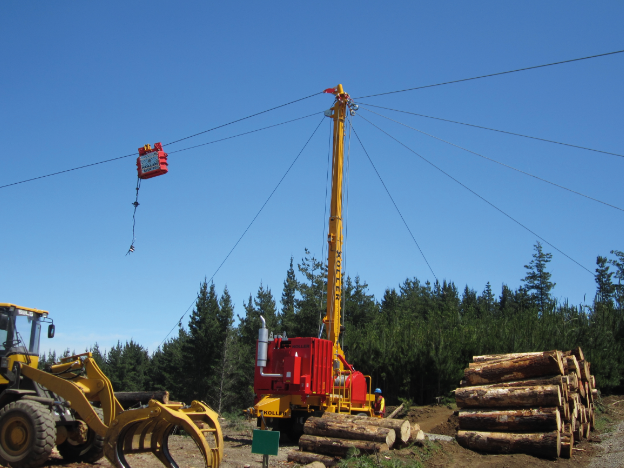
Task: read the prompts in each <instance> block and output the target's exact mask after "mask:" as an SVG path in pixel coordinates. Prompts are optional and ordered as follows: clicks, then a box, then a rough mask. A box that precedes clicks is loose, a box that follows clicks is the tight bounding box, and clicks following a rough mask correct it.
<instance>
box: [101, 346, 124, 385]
mask: <svg viewBox="0 0 624 468" xmlns="http://www.w3.org/2000/svg"><path fill="white" fill-rule="evenodd" d="M122 351H123V346H122V345H121V341H117V344H116V345H115V346H113V347H112V348H111V349H110V350H109V351H108V353H107V355H106V366H105V368H106V370H107V371H108V373H107V374H106V377H108V380H110V381H111V384H112V385H113V390H115V391H116V392H121V391H122V388H123V387H122V382H121V375H122V373H123V371H122V365H121V353H122Z"/></svg>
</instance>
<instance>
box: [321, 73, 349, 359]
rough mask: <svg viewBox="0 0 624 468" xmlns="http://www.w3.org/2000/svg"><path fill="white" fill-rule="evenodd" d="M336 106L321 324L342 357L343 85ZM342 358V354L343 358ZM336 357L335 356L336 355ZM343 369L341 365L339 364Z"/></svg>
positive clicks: (346, 98)
mask: <svg viewBox="0 0 624 468" xmlns="http://www.w3.org/2000/svg"><path fill="white" fill-rule="evenodd" d="M333 94H335V95H336V103H335V104H334V106H333V107H332V108H331V110H332V111H333V113H332V115H331V117H332V118H333V119H334V136H333V150H332V186H331V187H332V190H331V205H330V214H329V232H328V235H327V242H328V259H327V313H326V315H325V318H324V320H323V322H324V323H325V326H326V329H327V337H328V339H329V340H330V341H331V342H332V343H333V345H334V352H335V353H336V354H337V355H338V354H340V355H343V352H342V350H341V349H340V344H339V343H338V338H339V337H340V327H341V320H340V317H341V309H340V306H341V300H342V271H343V256H342V179H343V161H344V133H345V132H344V128H345V119H346V115H347V105H348V103H349V101H350V98H349V95H348V94H347V93H345V92H344V90H343V88H342V85H341V84H339V85H338V86H336V88H334V93H333ZM343 356H344V355H343ZM336 357H337V356H336ZM340 368H342V363H341V364H340Z"/></svg>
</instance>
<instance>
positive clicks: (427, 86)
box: [353, 50, 624, 99]
mask: <svg viewBox="0 0 624 468" xmlns="http://www.w3.org/2000/svg"><path fill="white" fill-rule="evenodd" d="M622 52H624V50H616V51H614V52H607V53H605V54H597V55H590V56H588V57H580V58H575V59H570V60H562V61H560V62H552V63H545V64H543V65H534V66H532V67H525V68H517V69H515V70H507V71H504V72H497V73H490V74H488V75H480V76H473V77H471V78H462V79H460V80H453V81H445V82H443V83H436V84H430V85H424V86H416V87H414V88H407V89H400V90H397V91H388V92H385V93H378V94H369V95H368V96H359V97H356V98H353V99H364V98H369V97H375V96H385V95H386V94H395V93H404V92H406V91H415V90H417V89H425V88H433V87H435V86H444V85H447V84H453V83H461V82H463V81H471V80H479V79H481V78H490V77H492V76H498V75H507V74H509V73H516V72H521V71H527V70H535V69H536V68H544V67H550V66H552V65H561V64H563V63H571V62H578V61H581V60H588V59H593V58H597V57H605V56H607V55H614V54H621V53H622Z"/></svg>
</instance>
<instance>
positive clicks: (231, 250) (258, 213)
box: [158, 116, 325, 347]
mask: <svg viewBox="0 0 624 468" xmlns="http://www.w3.org/2000/svg"><path fill="white" fill-rule="evenodd" d="M324 119H325V116H323V118H322V119H321V121H320V122H319V124H318V125H317V126H316V128H315V129H314V131H313V132H312V135H310V138H308V140H307V141H306V142H305V145H303V148H301V151H299V154H297V156H296V157H295V159H294V160H293V162H291V163H290V166H288V169H286V172H284V175H283V176H282V178H281V179H280V180H279V182H277V185H276V186H275V188H274V189H273V190H272V191H271V193H270V194H269V196H268V197H267V199H266V200H265V201H264V203H263V204H262V206H261V207H260V209H259V210H258V212H257V213H256V215H255V216H254V217H253V219H252V220H251V222H250V223H249V225H248V226H247V228H245V230H244V231H243V233H242V234H241V236H240V237H239V238H238V240H237V241H236V243H235V244H234V246H233V247H232V248H231V249H230V251H229V252H228V254H227V255H226V256H225V258H224V259H223V261H222V262H221V264H220V265H219V266H218V267H217V269H216V270H215V272H214V273H213V274H212V276H211V277H210V279H209V280H208V281H212V280H213V279H214V277H215V276H216V275H217V273H218V272H219V270H220V269H221V267H222V266H223V264H224V263H225V262H226V261H227V259H228V258H230V255H232V252H234V249H236V247H237V246H238V244H239V243H240V241H241V240H242V239H243V237H245V234H247V231H249V228H251V225H252V224H253V223H254V221H255V220H256V219H257V218H258V216H259V215H260V213H262V210H263V209H264V207H265V206H266V205H267V203H269V200H271V198H272V197H273V194H275V192H276V191H277V189H278V188H279V186H280V185H281V184H282V182H283V181H284V179H285V178H286V176H287V175H288V173H289V172H290V170H291V169H292V167H293V166H294V165H295V163H296V162H297V160H298V159H299V157H300V156H301V154H302V153H303V151H304V150H305V149H306V147H307V146H308V144H309V143H310V140H312V138H313V137H314V135H315V134H316V132H317V130H318V129H319V127H320V126H321V124H322V123H323V120H324ZM194 303H195V300H193V303H192V304H191V305H190V306H189V308H188V309H186V312H184V314H182V316H181V317H180V319H179V320H178V321H177V322H176V324H175V325H174V326H173V328H172V329H171V330H170V331H169V333H167V335H166V336H165V337H164V338H163V340H162V341H161V342H160V345H158V347H160V346H162V344H163V343H164V342H165V340H166V339H167V338H168V337H169V335H170V334H171V332H172V331H173V330H174V329H175V327H176V325H178V324H180V323H182V319H183V318H184V317H185V316H186V314H187V313H188V311H189V310H190V309H191V307H192V306H193V304H194Z"/></svg>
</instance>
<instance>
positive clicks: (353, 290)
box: [342, 275, 378, 328]
mask: <svg viewBox="0 0 624 468" xmlns="http://www.w3.org/2000/svg"><path fill="white" fill-rule="evenodd" d="M367 290H368V284H366V282H362V281H361V279H360V276H359V275H357V276H356V277H355V281H351V277H350V276H347V279H346V280H345V282H344V285H343V288H342V295H343V304H344V307H343V310H342V316H343V323H344V324H345V327H349V328H351V327H355V328H357V327H360V326H361V325H363V324H365V323H367V322H369V321H370V320H373V318H374V316H375V314H376V313H377V311H378V306H377V303H376V302H375V298H374V296H373V295H372V294H367Z"/></svg>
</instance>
